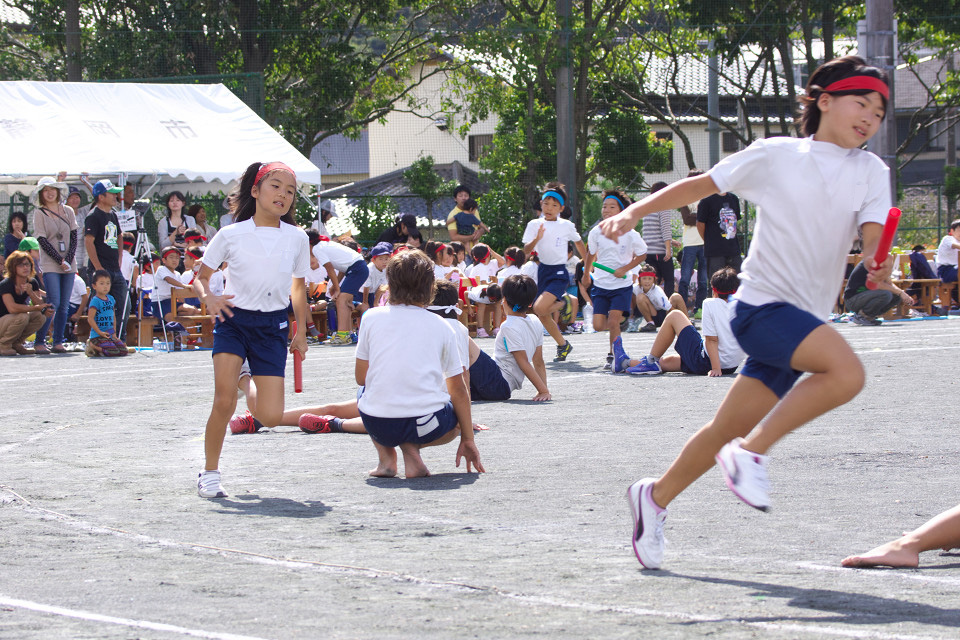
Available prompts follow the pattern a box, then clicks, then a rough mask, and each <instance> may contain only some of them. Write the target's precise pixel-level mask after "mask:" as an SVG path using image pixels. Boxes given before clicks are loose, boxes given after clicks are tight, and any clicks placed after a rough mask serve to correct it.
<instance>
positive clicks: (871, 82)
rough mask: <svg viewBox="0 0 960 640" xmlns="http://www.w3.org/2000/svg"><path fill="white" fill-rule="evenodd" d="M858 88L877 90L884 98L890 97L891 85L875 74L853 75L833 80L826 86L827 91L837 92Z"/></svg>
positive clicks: (825, 90)
mask: <svg viewBox="0 0 960 640" xmlns="http://www.w3.org/2000/svg"><path fill="white" fill-rule="evenodd" d="M858 89H867V90H869V91H876V92H877V93H879V94H880V95H882V96H883V99H884V100H889V99H890V87H888V86H887V83H886V82H884V81H883V80H881V79H880V78H874V77H873V76H851V77H849V78H844V79H843V80H837V81H836V82H831V83H830V84H828V85H827V86H826V88H824V90H823V91H824V92H825V93H836V92H839V91H856V90H858Z"/></svg>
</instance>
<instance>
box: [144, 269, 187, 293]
mask: <svg viewBox="0 0 960 640" xmlns="http://www.w3.org/2000/svg"><path fill="white" fill-rule="evenodd" d="M166 278H173V279H174V280H177V281H179V280H180V274H179V273H178V272H176V271H171V270H170V269H167V267H166V265H160V268H159V269H157V273H156V275H154V280H153V281H154V285H155V286H156V292H155V293H154V294H153V295H152V296H150V297H151V298H153V299H154V300H156V301H157V302H160V301H161V300H169V299H170V290H171V289H173V285H172V284H170V283H169V282H167V281H166Z"/></svg>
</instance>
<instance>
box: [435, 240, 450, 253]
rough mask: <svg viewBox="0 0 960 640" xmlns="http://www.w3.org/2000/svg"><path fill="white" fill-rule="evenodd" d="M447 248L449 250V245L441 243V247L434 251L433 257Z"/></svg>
mask: <svg viewBox="0 0 960 640" xmlns="http://www.w3.org/2000/svg"><path fill="white" fill-rule="evenodd" d="M446 248H447V245H445V244H443V243H442V242H441V243H440V246H438V247H437V248H436V249H434V250H433V255H437V254H438V253H440V252H441V251H443V250H445V249H446Z"/></svg>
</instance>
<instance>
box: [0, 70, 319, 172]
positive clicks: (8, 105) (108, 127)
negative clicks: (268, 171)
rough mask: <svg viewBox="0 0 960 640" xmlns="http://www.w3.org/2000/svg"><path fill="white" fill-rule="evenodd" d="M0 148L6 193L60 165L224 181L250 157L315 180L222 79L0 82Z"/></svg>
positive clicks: (64, 168) (72, 169)
mask: <svg viewBox="0 0 960 640" xmlns="http://www.w3.org/2000/svg"><path fill="white" fill-rule="evenodd" d="M0 149H2V152H0V183H7V185H8V187H7V190H20V189H17V187H16V186H15V185H17V184H19V185H27V184H30V186H31V187H32V186H33V185H35V184H36V181H37V179H38V178H39V177H40V176H55V175H57V173H58V172H60V171H66V172H67V173H68V174H69V175H71V176H76V175H79V174H80V173H81V172H88V173H89V174H90V175H91V176H95V177H96V176H106V177H111V178H112V179H113V180H116V176H118V175H119V174H121V173H126V174H128V175H132V176H136V175H140V176H160V177H162V178H163V181H164V182H165V183H167V182H174V183H183V182H196V181H202V182H213V183H218V184H221V185H227V184H229V183H231V182H233V181H234V180H236V179H238V178H239V177H240V175H241V174H242V173H243V171H244V169H246V168H247V166H248V165H249V164H251V163H252V162H256V161H261V162H272V161H281V162H285V163H286V164H288V165H289V166H290V167H291V168H292V169H293V170H294V171H295V172H296V174H297V179H298V180H299V181H300V182H301V183H310V184H320V169H319V168H317V166H316V165H314V164H313V163H312V162H310V160H308V159H307V158H306V157H304V156H303V154H301V153H300V152H299V151H297V149H296V148H295V147H294V146H293V145H291V144H290V143H289V142H287V141H286V140H284V139H283V137H282V136H281V135H280V134H278V133H277V132H276V131H274V130H273V129H272V128H271V127H270V125H268V124H267V123H266V122H264V121H263V120H262V119H261V118H260V117H259V116H258V115H257V114H256V113H254V111H252V110H251V109H250V108H249V107H248V106H247V105H246V104H244V103H243V101H241V100H240V99H239V98H238V97H236V96H235V95H234V94H233V93H232V92H231V91H230V90H229V89H227V88H226V87H225V86H223V85H222V84H215V85H210V84H206V85H200V84H132V83H130V84H128V83H92V82H0ZM11 187H12V188H13V189H11Z"/></svg>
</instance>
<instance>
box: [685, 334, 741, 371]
mask: <svg viewBox="0 0 960 640" xmlns="http://www.w3.org/2000/svg"><path fill="white" fill-rule="evenodd" d="M673 349H674V351H676V352H677V354H679V356H680V371H682V372H684V373H689V374H692V375H695V376H705V375H707V374H708V373H710V369H712V368H713V367H711V366H710V356H708V355H707V349H706V346H705V344H704V341H703V336H702V335H700V332H699V331H697V329H696V328H695V327H694V326H693V325H689V326H686V327H684V328H683V329H681V330H680V335H678V336H677V341H676V343H675V344H674V345H673ZM736 370H737V368H736V367H733V368H728V369H720V372H721V373H733V372H734V371H736Z"/></svg>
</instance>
